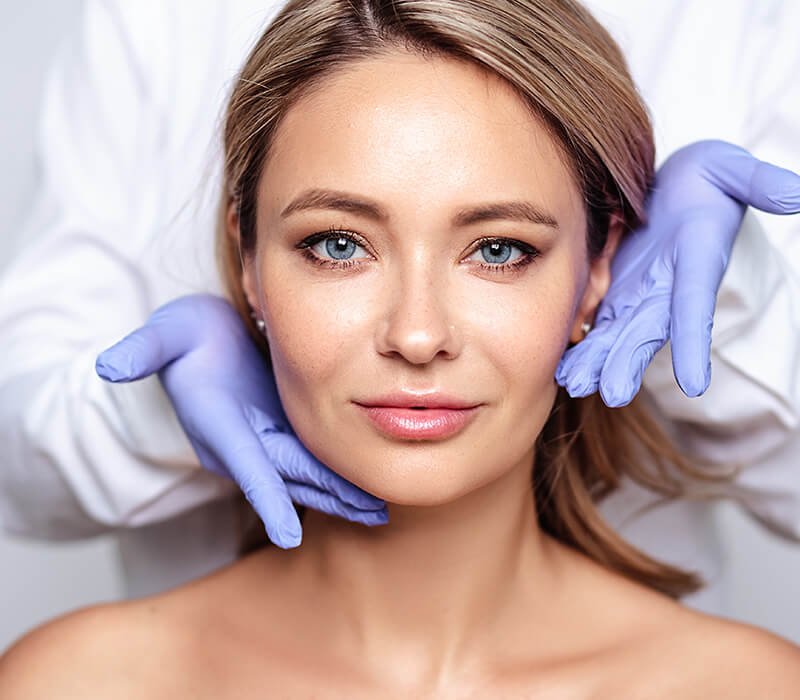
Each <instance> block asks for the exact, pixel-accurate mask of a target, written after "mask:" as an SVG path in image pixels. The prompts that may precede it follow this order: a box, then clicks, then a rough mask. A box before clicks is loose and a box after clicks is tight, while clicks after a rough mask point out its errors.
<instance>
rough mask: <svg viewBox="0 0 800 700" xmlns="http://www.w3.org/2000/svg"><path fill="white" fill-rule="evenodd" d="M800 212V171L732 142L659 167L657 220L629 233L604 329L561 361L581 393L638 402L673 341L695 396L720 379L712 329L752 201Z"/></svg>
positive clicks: (598, 325)
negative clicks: (714, 370)
mask: <svg viewBox="0 0 800 700" xmlns="http://www.w3.org/2000/svg"><path fill="white" fill-rule="evenodd" d="M748 205H749V206H753V207H755V208H757V209H760V210H762V211H766V212H770V213H772V214H794V213H797V212H800V177H799V176H798V175H796V174H795V173H793V172H791V171H790V170H785V169H783V168H779V167H776V166H774V165H771V164H769V163H765V162H763V161H760V160H758V159H757V158H754V157H753V156H752V155H751V154H750V153H748V152H747V151H746V150H744V149H743V148H740V147H738V146H734V145H733V144H730V143H726V142H724V141H698V142H697V143H693V144H690V145H688V146H685V147H684V148H681V149H679V150H678V151H676V152H675V153H673V154H672V155H671V156H670V157H669V158H668V159H667V160H666V161H665V162H664V164H663V165H662V166H661V168H659V170H658V173H657V175H656V181H655V184H654V186H653V188H652V191H651V193H650V196H649V198H648V202H647V219H648V221H647V224H646V225H645V226H644V227H642V228H640V229H639V230H637V231H634V232H633V233H631V234H630V235H629V236H627V238H625V239H623V241H622V242H621V243H620V245H619V248H618V249H617V254H616V255H615V256H614V260H613V262H612V266H611V286H610V288H609V290H608V293H607V294H606V296H605V298H604V299H603V301H602V303H601V304H600V307H599V309H598V311H597V317H596V319H595V324H594V329H593V330H592V331H591V332H590V333H589V334H588V335H587V336H586V338H584V339H583V340H582V341H581V342H580V343H578V344H577V345H575V346H574V347H572V348H570V349H569V350H567V352H565V353H564V356H563V357H562V358H561V363H560V364H559V367H558V370H557V371H556V381H557V382H558V383H559V384H560V385H561V386H563V387H566V389H567V391H568V392H569V394H570V395H571V396H588V395H589V394H592V393H594V392H595V391H598V390H599V391H600V395H601V396H602V398H603V401H604V402H605V403H606V404H607V405H608V406H624V405H625V404H628V403H630V401H631V400H632V399H633V397H634V396H635V395H636V393H637V392H638V391H639V387H640V386H641V381H642V374H643V373H644V370H645V368H646V367H647V365H648V364H650V360H652V359H653V355H655V353H656V352H657V351H658V350H660V349H661V347H662V346H663V345H664V344H665V343H666V342H667V340H671V343H672V366H673V370H674V372H675V379H676V380H677V382H678V384H679V386H680V387H681V389H682V390H683V391H684V393H685V394H686V395H688V396H697V395H699V394H702V393H703V392H704V391H705V390H706V389H707V388H708V384H709V381H710V379H711V362H710V352H711V326H712V323H713V319H714V308H715V306H716V301H717V291H718V289H719V285H720V282H721V281H722V276H723V274H724V273H725V269H726V268H727V265H728V258H729V257H730V253H731V249H732V248H733V244H734V242H735V240H736V234H737V233H738V232H739V228H740V226H741V223H742V218H743V216H744V212H745V209H746V207H747V206H748Z"/></svg>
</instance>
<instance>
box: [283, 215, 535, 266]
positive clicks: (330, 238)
mask: <svg viewBox="0 0 800 700" xmlns="http://www.w3.org/2000/svg"><path fill="white" fill-rule="evenodd" d="M318 244H322V249H323V250H324V253H325V255H328V256H330V257H323V256H322V255H321V254H320V253H319V252H316V251H315V250H314V249H315V248H316V247H317V245H318ZM362 247H363V246H362V244H361V243H360V242H359V238H358V237H357V236H356V235H355V234H353V233H351V232H349V231H343V230H341V229H337V228H336V227H333V226H332V227H331V228H330V229H329V230H328V231H321V232H319V233H315V234H313V235H311V236H309V237H308V238H306V239H304V240H303V241H301V242H300V243H298V244H297V248H300V249H302V251H303V255H304V256H305V257H306V258H307V259H308V260H309V261H311V262H313V263H315V264H316V265H319V266H321V267H328V268H337V269H342V268H347V267H351V266H353V265H357V264H358V263H356V262H354V261H355V260H358V259H360V258H353V257H351V256H352V254H353V253H354V252H355V250H356V249H357V248H362ZM513 248H516V249H517V250H518V251H520V254H519V255H518V256H517V257H516V258H514V259H513V261H512V262H508V260H509V258H510V257H511V250H512V249H513ZM484 250H486V251H488V252H486V253H483V254H482V257H483V259H484V260H485V261H486V262H479V266H480V268H481V269H483V270H487V271H489V272H493V273H494V272H496V273H506V272H511V271H514V270H517V269H521V268H523V267H525V266H527V265H529V264H530V263H532V262H533V261H534V260H535V259H536V258H537V257H539V255H541V253H540V252H539V251H538V250H537V249H536V248H534V247H533V246H531V245H528V244H527V243H523V242H522V241H517V240H514V239H511V238H482V239H480V240H479V241H477V246H476V247H475V250H474V253H478V252H479V251H484ZM474 253H473V254H474ZM363 257H368V256H363Z"/></svg>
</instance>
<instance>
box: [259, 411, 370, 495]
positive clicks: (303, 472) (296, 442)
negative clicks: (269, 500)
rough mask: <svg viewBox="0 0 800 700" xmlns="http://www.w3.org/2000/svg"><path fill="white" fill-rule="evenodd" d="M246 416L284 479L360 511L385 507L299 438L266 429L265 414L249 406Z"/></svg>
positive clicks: (268, 420) (266, 418) (268, 421)
mask: <svg viewBox="0 0 800 700" xmlns="http://www.w3.org/2000/svg"><path fill="white" fill-rule="evenodd" d="M245 413H246V414H247V415H248V418H249V419H250V422H251V425H253V427H254V428H255V430H256V434H257V435H258V437H259V440H260V441H261V445H262V446H263V448H264V452H265V453H266V455H267V457H268V458H269V460H270V461H271V462H272V463H273V464H274V465H275V468H276V469H277V471H278V473H279V474H280V475H281V476H282V477H283V478H284V479H291V480H292V481H296V482H301V483H304V484H310V485H312V486H315V487H316V488H318V489H321V490H323V491H327V492H328V493H331V494H333V495H334V496H336V497H337V498H338V499H339V500H341V501H344V502H345V503H349V504H350V505H352V506H355V507H356V508H359V509H361V510H379V509H381V508H383V507H384V505H385V504H384V502H383V500H381V499H380V498H376V497H375V496H373V495H372V494H369V493H367V492H366V491H364V490H362V489H360V488H359V487H358V486H356V485H355V484H353V483H351V482H349V481H348V480H347V479H345V478H344V477H342V476H340V475H339V474H337V473H336V472H335V471H333V470H332V469H331V468H330V467H328V466H327V465H325V464H323V463H322V462H320V461H319V460H318V459H317V458H316V457H315V456H314V455H313V454H311V452H309V451H308V449H307V448H306V446H305V445H304V444H303V443H302V442H301V441H300V439H299V438H298V437H297V436H296V435H293V434H289V433H283V432H276V431H275V430H272V429H269V427H266V428H265V426H269V424H270V423H271V421H270V419H269V416H267V415H266V414H264V413H263V411H261V410H260V409H258V408H257V407H255V406H248V407H247V408H246V410H245Z"/></svg>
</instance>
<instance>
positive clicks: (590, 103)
mask: <svg viewBox="0 0 800 700" xmlns="http://www.w3.org/2000/svg"><path fill="white" fill-rule="evenodd" d="M398 49H404V50H407V51H412V52H416V53H418V54H419V55H422V56H429V57H443V58H450V59H456V60H465V61H471V62H473V63H475V64H477V65H478V66H481V67H482V68H484V69H485V70H487V71H490V72H493V73H495V74H497V75H499V76H501V77H502V78H504V79H505V80H506V81H507V82H508V84H509V85H510V86H511V87H512V88H513V89H514V90H515V92H516V94H517V95H518V96H519V97H520V98H521V99H522V101H523V102H524V103H525V104H527V105H528V106H529V109H530V111H531V115H532V116H533V117H535V118H536V119H537V120H538V121H539V122H540V123H542V124H544V125H545V127H546V128H547V129H548V130H549V132H550V133H551V135H552V136H553V137H554V140H555V141H556V142H557V143H558V144H559V145H560V147H561V149H562V151H563V154H564V158H565V162H566V163H567V164H568V165H569V166H570V168H571V170H572V172H573V176H574V178H575V182H576V184H577V185H578V187H579V190H580V192H581V194H582V196H583V199H584V202H585V204H586V212H587V250H588V256H589V258H590V259H591V258H594V257H595V256H597V255H599V254H600V253H601V252H602V250H603V248H604V246H605V244H606V238H607V235H608V227H609V222H610V219H611V217H612V215H613V216H615V217H619V218H621V219H622V221H623V223H624V225H625V229H626V232H629V231H630V230H632V229H635V228H637V227H639V226H640V225H641V224H643V223H644V219H645V199H646V196H647V193H648V190H649V187H650V185H651V183H652V180H653V177H654V150H655V149H654V144H653V134H652V128H651V124H650V119H649V116H648V113H647V109H646V107H645V106H644V104H643V102H642V100H641V98H640V97H639V94H638V92H637V90H636V87H635V86H634V84H633V81H632V79H631V77H630V75H629V73H628V69H627V66H626V63H625V59H624V57H623V56H622V53H621V52H620V50H619V47H618V46H617V45H616V44H615V42H614V40H613V39H612V38H611V37H610V36H609V34H608V33H607V31H606V30H605V29H604V28H603V27H602V26H601V25H600V24H599V23H598V22H597V21H596V20H595V19H594V18H593V17H592V15H591V14H590V13H589V12H588V11H587V10H586V9H585V8H584V7H582V6H581V5H580V4H579V3H577V2H573V0H292V1H291V2H289V3H288V4H287V5H286V7H285V8H284V9H283V10H282V11H281V12H280V14H278V15H277V16H276V18H275V19H274V20H273V22H272V23H271V24H270V25H269V27H268V28H267V29H266V31H265V33H264V34H263V36H262V37H261V38H260V40H259V41H258V42H257V44H256V45H255V47H254V48H253V50H252V51H251V53H250V55H249V57H248V59H247V61H246V63H245V65H244V67H243V68H242V70H241V72H240V73H239V76H238V78H237V80H236V82H235V84H234V88H233V92H232V95H231V97H230V101H229V103H228V108H227V112H226V115H225V124H224V152H225V163H224V191H223V198H222V203H221V207H220V216H219V230H218V232H217V234H218V238H217V240H218V246H219V248H218V253H219V260H220V264H221V268H222V269H221V271H222V275H223V277H224V282H225V286H226V288H227V290H228V292H229V294H230V298H231V300H232V302H233V304H234V305H235V307H236V309H237V310H238V312H239V314H240V316H241V318H242V320H243V321H244V322H245V324H247V326H248V328H249V330H250V333H251V336H252V338H253V339H254V341H255V342H256V344H257V345H258V346H259V348H260V349H261V350H262V351H263V353H264V356H265V359H266V361H267V362H269V349H268V347H267V345H266V340H265V338H264V336H263V335H262V334H261V333H259V332H258V331H257V330H256V328H255V325H254V322H253V319H252V318H251V317H250V308H249V306H248V304H247V301H246V298H245V295H244V292H243V289H242V282H241V278H242V258H243V257H246V256H248V255H250V254H252V252H253V250H254V246H255V236H256V227H255V219H256V194H257V188H258V181H259V177H260V174H261V172H262V170H263V166H264V163H265V162H266V161H267V159H268V158H269V154H270V149H271V146H272V142H273V140H274V135H275V133H276V130H277V128H278V126H279V124H280V123H281V121H282V118H283V117H284V115H285V114H286V113H287V112H288V110H289V109H290V108H291V106H292V105H293V104H295V103H296V102H297V101H298V100H299V99H300V98H302V97H304V96H306V95H308V94H310V93H311V92H312V91H314V90H315V89H319V88H320V87H321V86H322V85H323V83H324V82H325V80H326V78H328V77H329V76H331V75H332V74H333V73H334V72H335V71H337V70H338V69H341V68H343V67H345V66H347V65H348V64H351V63H354V62H357V61H360V60H363V59H366V58H375V57H379V56H381V55H385V54H387V53H390V52H393V51H396V50H398ZM231 204H233V205H235V206H236V207H237V210H238V212H239V227H240V242H239V244H238V245H237V241H235V240H234V239H233V238H232V237H231V236H229V235H227V233H226V231H225V224H224V222H225V216H226V211H227V209H228V208H229V206H230V205H231ZM644 464H648V465H649V468H646V467H645V466H644ZM533 471H534V473H533V474H532V479H533V485H534V498H535V503H536V508H537V515H538V519H539V523H540V526H541V527H542V529H543V530H544V531H545V532H547V533H549V534H551V535H552V536H554V537H556V538H557V539H559V540H560V541H562V542H564V543H565V544H568V545H570V546H572V547H574V548H575V549H577V550H578V551H580V552H582V553H584V554H586V555H587V556H589V557H591V558H592V559H594V560H595V561H597V562H599V563H601V564H603V565H605V566H607V567H609V568H611V569H613V570H615V571H617V572H619V573H621V574H623V575H625V576H627V577H629V578H631V579H633V580H636V581H638V582H640V583H643V584H645V585H647V586H650V587H651V588H654V589H656V590H659V591H661V592H663V593H665V594H667V595H669V596H672V597H680V596H682V595H684V594H686V593H690V592H693V591H695V590H697V589H698V588H700V587H701V586H702V581H701V580H700V579H699V577H698V576H697V575H695V574H694V573H690V572H685V571H682V570H680V569H678V568H676V567H673V566H670V565H667V564H664V563H661V562H658V561H656V560H655V559H653V558H651V557H649V556H647V555H646V554H644V553H642V552H640V551H638V550H636V549H635V548H634V547H632V546H631V545H629V544H627V543H626V542H625V541H624V540H623V539H622V538H621V537H620V536H619V535H617V534H616V533H615V532H614V531H613V530H612V529H611V528H610V527H609V526H608V525H607V524H606V523H605V522H604V521H603V519H602V517H601V516H600V514H599V512H598V510H597V507H596V505H595V504H596V503H597V502H598V501H599V500H600V499H601V498H603V497H604V496H605V495H607V494H608V493H610V492H611V491H613V490H614V489H616V488H617V487H618V485H619V483H620V480H621V479H622V477H624V476H627V477H630V478H631V479H633V480H634V481H636V482H638V483H639V484H641V485H643V486H645V487H647V488H650V489H652V490H654V491H656V492H658V493H660V494H662V495H663V496H664V497H665V498H677V497H681V496H686V495H691V494H689V493H687V491H686V487H685V486H684V484H685V483H686V482H687V481H690V480H692V479H694V480H700V481H709V480H718V479H720V478H725V477H724V475H723V477H720V476H719V475H716V476H715V475H710V474H708V475H707V474H706V472H704V471H702V470H701V469H700V468H699V467H697V466H694V465H693V464H692V463H691V462H690V461H689V460H688V459H686V458H685V457H684V456H683V455H681V453H680V452H679V451H678V450H677V449H676V448H675V447H674V446H673V444H672V443H671V442H670V440H669V439H668V438H667V436H666V435H665V434H664V433H663V431H661V430H660V429H659V427H658V426H657V424H656V423H655V422H654V421H653V420H652V419H651V418H650V417H649V416H648V415H647V413H646V411H645V410H644V409H643V407H642V405H641V402H640V401H639V400H638V399H636V400H634V401H633V402H632V403H631V404H629V405H628V406H626V407H624V408H617V409H609V408H608V407H607V406H606V405H605V404H604V403H603V402H602V400H601V399H600V398H599V396H598V395H597V394H594V395H592V396H590V397H587V398H585V399H572V398H570V397H569V396H568V395H567V393H566V392H565V391H564V390H563V389H559V392H558V395H557V398H556V401H555V404H554V407H553V410H552V412H551V414H550V417H549V419H548V421H547V423H546V424H545V426H544V428H543V430H542V433H541V434H540V436H539V438H538V441H537V450H536V466H535V470H533ZM244 503H245V505H246V506H247V515H248V516H249V517H250V525H251V526H254V527H251V528H250V532H249V533H248V535H247V536H246V537H245V538H244V540H243V547H242V553H245V552H246V551H250V550H252V549H254V548H256V547H257V546H263V545H266V544H267V543H268V542H269V540H268V539H267V538H266V536H265V534H264V529H263V525H262V524H261V521H260V520H259V519H258V517H257V516H254V515H253V511H252V510H250V509H249V506H248V505H247V504H246V501H245V502H244ZM298 511H299V512H300V514H301V517H302V513H303V512H304V509H303V508H302V507H300V506H298Z"/></svg>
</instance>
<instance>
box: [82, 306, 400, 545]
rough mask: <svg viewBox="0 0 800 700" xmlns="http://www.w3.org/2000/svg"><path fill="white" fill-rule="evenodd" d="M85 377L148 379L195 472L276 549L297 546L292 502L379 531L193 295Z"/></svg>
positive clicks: (360, 495) (236, 331)
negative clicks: (213, 477) (231, 489)
mask: <svg viewBox="0 0 800 700" xmlns="http://www.w3.org/2000/svg"><path fill="white" fill-rule="evenodd" d="M95 367H96V370H97V373H98V374H99V375H100V376H101V377H102V378H103V379H106V380H108V381H112V382H127V381H132V380H136V379H141V378H143V377H146V376H148V375H150V374H153V373H154V372H158V374H159V377H160V379H161V383H162V385H163V386H164V389H165V391H166V393H167V395H168V396H169V398H170V401H171V402H172V405H173V407H174V409H175V412H176V413H177V416H178V419H179V420H180V423H181V425H182V426H183V429H184V430H185V432H186V434H187V436H188V437H189V441H190V442H191V444H192V447H193V448H194V450H195V452H196V453H197V457H198V458H199V460H200V463H201V464H202V465H203V466H204V467H205V468H206V469H208V470H210V471H212V472H215V473H216V474H220V475H222V476H225V477H227V478H229V479H232V480H233V481H235V482H236V483H237V484H238V485H239V487H240V488H241V489H242V491H243V492H244V494H245V496H246V497H247V499H248V501H249V502H250V503H251V505H252V506H253V508H254V509H255V510H256V512H257V513H258V515H259V516H260V518H261V519H262V520H263V521H264V524H265V526H266V530H267V534H268V536H269V538H270V540H272V541H273V542H274V543H275V544H277V545H278V546H279V547H283V548H288V547H295V546H297V545H298V544H300V541H301V537H302V530H301V524H300V520H299V518H298V517H297V513H296V511H295V509H294V506H293V505H292V501H295V502H297V503H299V504H300V505H304V506H308V507H309V508H313V509H314V510H318V511H322V512H325V513H328V514H329V515H335V516H340V517H343V518H346V519H348V520H352V521H355V522H360V523H364V524H366V525H379V524H383V523H385V522H387V519H388V515H387V512H386V506H385V504H384V502H383V501H382V500H380V499H378V498H376V497H374V496H372V495H370V494H368V493H366V492H365V491H362V490H361V489H360V488H358V487H357V486H355V485H353V484H351V483H350V482H349V481H347V480H345V479H343V478H342V477H341V476H339V475H338V474H336V473H335V472H334V471H332V470H331V469H330V468H329V467H327V466H326V465H324V464H322V463H321V462H319V461H318V460H317V459H316V458H315V457H314V456H313V455H312V454H311V453H310V452H309V451H308V450H307V449H306V447H305V446H304V445H303V444H302V443H301V442H300V440H299V439H298V438H297V436H296V435H295V434H294V432H293V430H292V428H291V426H290V424H289V421H288V419H287V417H286V414H285V413H284V410H283V406H282V405H281V402H280V398H279V396H278V391H277V387H276V385H275V379H274V376H273V375H272V372H271V371H270V370H269V367H268V365H267V363H266V362H265V360H264V358H263V357H262V356H261V354H260V353H259V351H258V349H257V348H256V346H255V344H254V343H253V341H252V340H251V338H250V336H249V335H248V333H247V329H246V327H245V325H244V324H243V323H242V322H241V319H240V318H239V317H238V315H237V314H236V311H235V310H234V309H233V307H231V305H230V304H228V302H227V301H225V300H224V299H222V298H220V297H216V296H212V295H208V294H197V295H192V296H186V297H181V298H180V299H176V300H174V301H171V302H169V303H168V304H165V305H164V306H162V307H160V308H159V309H157V310H156V311H154V312H153V314H152V315H151V316H150V318H149V319H148V320H147V322H146V323H145V325H144V326H142V327H141V328H138V329H136V330H135V331H133V332H132V333H131V334H129V335H127V336H126V337H125V338H123V339H122V340H121V341H119V342H118V343H116V344H115V345H113V346H112V347H110V348H108V349H107V350H105V351H104V352H102V353H101V354H100V355H99V356H98V358H97V362H96V365H95Z"/></svg>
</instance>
